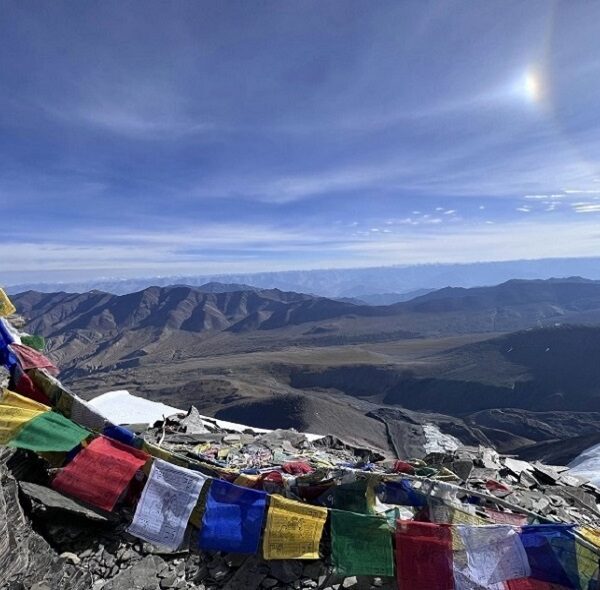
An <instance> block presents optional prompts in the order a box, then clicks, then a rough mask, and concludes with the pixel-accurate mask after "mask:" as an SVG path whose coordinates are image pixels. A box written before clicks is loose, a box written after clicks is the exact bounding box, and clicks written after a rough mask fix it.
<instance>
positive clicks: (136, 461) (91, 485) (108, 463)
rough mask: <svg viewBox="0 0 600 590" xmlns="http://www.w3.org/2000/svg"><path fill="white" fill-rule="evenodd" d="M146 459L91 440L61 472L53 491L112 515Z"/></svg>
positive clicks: (118, 446) (107, 441)
mask: <svg viewBox="0 0 600 590" xmlns="http://www.w3.org/2000/svg"><path fill="white" fill-rule="evenodd" d="M147 460H148V455H146V453H143V452H142V451H138V450H137V449H134V448H132V447H128V446H126V445H123V444H121V443H119V442H117V441H114V440H110V439H108V438H105V437H103V436H101V437H99V438H96V439H94V440H93V441H92V442H91V443H90V444H89V445H88V446H87V447H85V448H83V449H82V450H81V452H80V453H78V454H77V455H76V456H75V458H74V459H73V461H71V462H70V463H69V464H68V465H67V466H66V467H63V469H61V470H60V472H59V473H58V475H57V476H56V477H55V478H54V481H53V482H52V487H53V488H54V489H55V490H57V491H59V492H63V493H65V494H68V495H70V496H73V497H75V498H79V499H80V500H83V501H84V502H88V503H89V504H92V505H93V506H97V507H98V508H102V509H103V510H108V511H111V510H112V509H113V508H114V506H115V504H116V503H117V500H118V499H119V496H120V495H121V494H122V493H123V492H124V491H125V488H126V487H127V485H128V484H129V482H130V481H131V479H132V478H133V476H134V475H135V472H136V471H137V470H138V469H141V468H142V467H143V466H144V464H145V463H146V461H147Z"/></svg>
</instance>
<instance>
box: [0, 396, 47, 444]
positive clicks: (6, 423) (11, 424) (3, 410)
mask: <svg viewBox="0 0 600 590" xmlns="http://www.w3.org/2000/svg"><path fill="white" fill-rule="evenodd" d="M44 413H45V410H39V409H34V408H26V407H20V406H13V405H10V404H0V444H2V445H6V444H8V443H9V442H10V440H11V439H12V438H13V437H14V436H15V435H16V434H17V433H18V432H19V430H21V428H23V426H25V424H27V423H28V422H30V421H31V420H33V419H34V418H37V417H38V416H41V415H42V414H44Z"/></svg>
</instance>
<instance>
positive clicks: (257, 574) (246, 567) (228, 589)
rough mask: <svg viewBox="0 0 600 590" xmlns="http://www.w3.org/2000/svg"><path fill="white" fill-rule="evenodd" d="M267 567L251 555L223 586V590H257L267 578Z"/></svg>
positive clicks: (258, 558)
mask: <svg viewBox="0 0 600 590" xmlns="http://www.w3.org/2000/svg"><path fill="white" fill-rule="evenodd" d="M268 571H269V567H268V565H267V563H266V562H265V561H264V560H263V559H262V558H260V557H258V556H257V555H251V556H250V557H248V559H246V561H245V562H244V563H243V564H242V566H241V567H240V568H239V569H238V570H237V572H235V574H234V575H233V577H232V578H231V579H230V580H229V581H228V582H227V584H225V586H223V590H257V588H258V587H259V586H260V585H261V583H262V581H263V580H264V579H265V578H266V577H267V573H268Z"/></svg>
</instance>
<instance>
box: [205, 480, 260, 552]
mask: <svg viewBox="0 0 600 590" xmlns="http://www.w3.org/2000/svg"><path fill="white" fill-rule="evenodd" d="M266 506H267V494H265V492H261V491H258V490H252V489H249V488H243V487H241V486H236V485H234V484H231V483H229V482H226V481H221V480H214V481H213V482H212V483H211V485H210V489H209V491H208V497H207V499H206V510H205V512H204V516H203V517H202V529H201V531H200V539H199V545H200V548H201V549H205V550H211V551H227V552H229V553H250V554H252V553H256V552H257V551H258V547H259V544H260V535H261V530H262V524H263V519H264V515H265V509H266Z"/></svg>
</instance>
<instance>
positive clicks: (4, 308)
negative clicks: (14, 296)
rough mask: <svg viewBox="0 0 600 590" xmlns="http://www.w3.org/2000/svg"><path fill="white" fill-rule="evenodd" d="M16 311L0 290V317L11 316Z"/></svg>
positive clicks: (2, 290)
mask: <svg viewBox="0 0 600 590" xmlns="http://www.w3.org/2000/svg"><path fill="white" fill-rule="evenodd" d="M16 311H17V310H16V309H15V306H14V305H13V304H12V301H11V300H10V299H9V298H8V295H7V294H6V293H5V292H4V289H0V317H4V316H7V315H12V314H13V313H15V312H16Z"/></svg>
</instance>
